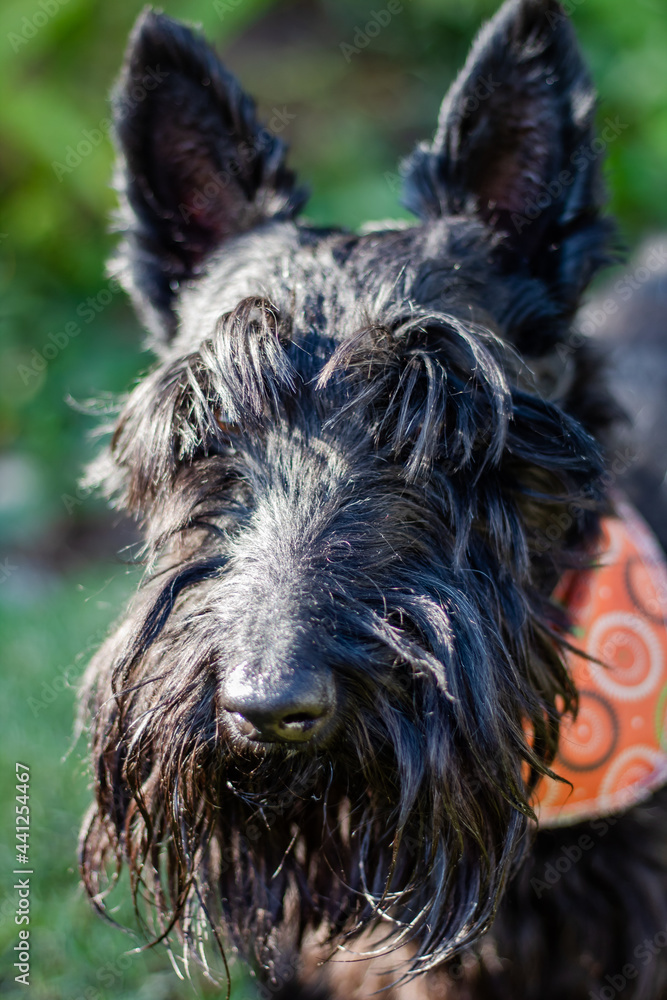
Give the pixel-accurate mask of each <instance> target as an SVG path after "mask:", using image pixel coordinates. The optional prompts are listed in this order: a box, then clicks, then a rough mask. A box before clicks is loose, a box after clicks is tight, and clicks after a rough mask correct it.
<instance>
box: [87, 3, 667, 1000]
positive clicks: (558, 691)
mask: <svg viewBox="0 0 667 1000" xmlns="http://www.w3.org/2000/svg"><path fill="white" fill-rule="evenodd" d="M149 68H153V69H156V68H157V69H158V71H159V73H160V75H161V82H160V84H159V86H157V87H155V88H154V90H153V91H150V92H148V93H147V95H146V96H145V98H144V99H143V100H142V101H137V100H136V99H135V98H133V94H134V93H135V92H136V84H137V83H138V82H140V81H141V79H142V78H143V77H144V75H145V74H146V73H147V71H148V69H149ZM480 78H484V79H486V80H491V81H493V86H492V89H491V93H490V95H489V96H488V97H487V98H486V99H485V100H483V101H479V100H477V102H476V106H475V101H472V102H471V101H470V100H469V97H470V95H471V94H473V93H474V91H475V87H476V84H477V81H478V80H479V79H480ZM115 110H116V135H117V143H118V173H117V188H118V192H119V196H120V202H121V209H120V217H119V226H120V229H121V231H122V233H123V239H122V243H121V248H120V251H119V255H118V258H117V261H116V268H117V271H118V273H119V275H120V277H121V280H122V281H123V282H124V284H125V287H126V288H127V289H128V291H129V292H130V294H131V295H132V296H133V298H134V299H135V302H136V304H137V307H138V309H139V311H140V313H141V314H142V316H144V318H145V319H146V322H147V324H148V326H149V327H150V329H151V331H152V342H153V345H154V348H155V351H156V354H157V360H156V364H155V366H154V368H153V370H152V371H151V372H150V373H149V374H148V375H147V376H146V377H145V378H144V379H143V381H141V382H140V383H139V384H138V385H137V387H136V388H135V389H134V390H133V391H132V392H131V393H130V394H129V396H128V397H127V399H126V400H125V401H124V402H123V404H122V409H121V412H120V415H119V418H118V421H117V423H116V425H115V427H114V429H113V437H112V441H111V445H110V447H109V449H108V451H106V452H105V453H104V454H103V455H102V456H101V458H100V461H99V462H98V463H97V465H96V466H95V468H94V470H93V472H92V473H91V478H92V479H94V480H95V481H96V482H98V483H100V484H101V485H102V486H103V487H104V489H105V490H106V491H107V492H108V494H109V495H110V496H111V497H113V498H114V502H115V503H116V504H117V505H118V506H119V507H120V508H122V509H124V510H127V511H129V512H131V513H132V514H134V515H135V516H136V517H137V519H138V520H139V522H140V524H141V526H142V530H143V532H144V538H145V554H146V563H147V571H146V577H145V581H144V583H143V585H142V587H141V588H140V590H139V593H138V595H137V597H136V598H135V600H134V601H133V603H132V605H131V607H130V608H129V609H128V612H127V614H126V616H125V618H124V619H123V621H122V622H121V623H120V624H119V625H118V627H117V629H116V631H115V632H114V634H113V635H112V636H111V637H110V638H109V640H108V641H107V642H106V643H105V644H104V646H103V647H102V648H101V649H100V651H99V652H98V654H97V655H96V657H95V659H94V661H93V662H92V664H91V667H90V670H89V672H88V675H87V683H86V689H85V692H84V695H83V699H82V712H83V718H84V719H85V720H86V721H88V720H89V721H90V732H91V742H92V756H93V762H94V783H95V802H94V805H93V808H92V810H91V812H90V815H89V817H88V819H87V821H86V823H85V827H84V831H83V835H82V846H81V870H82V874H83V880H84V884H85V886H86V889H87V891H88V893H89V894H90V896H91V897H92V899H93V900H94V902H95V903H96V905H97V906H98V907H99V908H100V909H104V908H105V905H106V903H105V900H106V894H107V892H108V891H109V889H110V888H111V887H112V886H113V882H114V880H115V876H114V875H113V874H112V873H114V872H115V871H117V870H121V869H127V871H128V872H129V876H130V884H131V890H132V893H133V895H134V899H135V904H136V907H137V910H138V912H139V914H140V916H141V919H142V920H143V921H144V922H145V923H146V926H147V929H148V931H149V933H150V934H151V935H153V936H154V937H157V938H159V939H164V938H166V937H167V936H168V935H170V934H171V932H172V931H173V932H174V933H175V934H176V935H177V936H178V937H179V938H180V939H181V941H182V942H183V945H184V948H185V952H186V955H199V960H201V955H202V954H205V953H206V950H207V948H208V946H207V945H206V944H205V941H206V940H208V942H209V944H211V943H213V944H215V942H217V943H218V945H219V946H220V948H221V949H224V948H225V947H226V948H230V947H231V948H232V949H233V950H238V952H239V953H240V955H241V956H242V957H243V958H244V960H246V961H248V962H249V963H250V964H251V966H252V967H253V969H254V970H255V971H256V972H257V974H258V976H259V979H260V981H262V982H264V984H265V986H266V988H267V989H270V990H271V991H272V992H275V991H277V990H278V989H279V987H280V984H281V983H282V984H283V993H282V995H284V996H285V997H289V998H291V1000H295V998H297V996H303V997H310V998H316V997H319V998H326V997H335V996H346V997H348V998H349V997H351V996H353V995H354V996H367V995H369V993H370V992H372V990H373V989H374V988H377V986H378V984H380V985H383V986H386V987H387V988H388V991H387V993H385V994H384V995H385V996H387V997H389V996H395V997H398V996H401V997H404V996H405V997H408V996H409V997H411V998H413V997H414V998H416V997H418V996H425V997H426V996H429V997H431V996H433V997H455V998H466V997H470V998H484V997H489V998H491V997H493V998H496V997H497V998H501V997H502V998H505V997H507V998H513V1000H518V998H519V997H522V998H535V1000H537V998H539V1000H549V998H551V997H553V998H555V997H559V998H562V997H568V1000H579V998H581V1000H583V998H584V997H588V995H589V993H590V991H593V993H594V995H597V993H595V991H599V990H601V989H602V988H604V987H605V985H606V982H607V981H606V980H605V975H614V974H616V972H617V971H618V970H619V969H622V967H623V965H624V963H627V962H631V961H634V962H635V964H637V965H638V964H639V963H638V962H637V959H633V958H632V955H633V949H634V947H635V945H638V944H640V943H641V941H642V939H643V937H644V936H646V935H649V936H650V935H654V934H655V933H656V931H657V930H659V929H660V930H661V929H663V928H665V927H666V926H667V903H666V901H665V891H664V890H665V885H666V879H665V871H666V870H667V869H666V867H665V851H664V847H663V844H662V826H661V823H662V821H663V820H664V817H665V805H664V796H657V797H656V799H655V800H654V802H653V803H652V804H650V805H648V806H644V807H642V808H641V809H637V810H635V811H634V812H632V813H630V814H628V815H627V816H625V817H623V818H622V819H620V820H618V822H617V823H616V824H615V825H614V826H613V829H612V828H611V827H610V828H609V831H610V832H608V834H607V835H606V836H605V837H604V839H603V838H602V837H599V841H600V842H599V844H596V849H595V850H594V851H591V852H590V855H587V856H586V857H585V858H584V859H582V860H581V861H580V862H579V863H578V864H577V865H576V866H575V867H574V870H573V872H572V873H571V875H570V876H568V877H567V878H566V877H565V876H564V877H563V878H562V879H561V880H560V881H561V884H559V885H557V886H553V887H550V888H549V891H546V892H543V893H541V894H540V893H538V892H536V891H535V889H534V887H533V886H534V879H535V877H536V873H537V876H539V874H540V873H541V872H542V870H543V869H544V867H545V865H547V864H548V862H549V858H550V857H551V856H552V855H554V856H556V855H558V853H559V852H560V851H561V850H562V848H563V845H564V844H566V843H569V842H570V841H573V842H575V843H576V842H577V837H578V836H581V832H582V830H581V828H580V827H576V828H572V829H571V830H565V831H561V832H558V833H554V832H543V833H538V834H537V836H535V829H534V822H533V813H532V809H531V796H532V792H533V790H534V786H535V784H536V782H537V781H538V779H539V777H540V775H542V774H544V773H548V772H549V767H550V764H551V763H552V761H553V758H554V755H555V752H556V749H557V746H558V734H559V721H560V718H561V716H562V714H563V713H564V712H566V711H568V710H572V709H574V708H575V707H576V691H575V690H574V688H573V685H572V682H571V680H570V677H569V675H568V672H567V670H566V668H565V666H564V661H563V653H564V648H565V646H566V644H567V621H566V619H565V618H564V616H563V613H562V611H559V610H558V609H557V607H556V606H555V604H554V603H553V602H552V601H551V599H550V595H551V594H552V591H553V588H554V586H555V584H556V583H557V582H558V580H559V578H560V577H561V575H562V574H563V572H564V571H565V570H566V569H568V568H571V567H579V566H583V565H586V564H587V562H588V560H589V558H590V557H589V553H590V551H591V547H592V546H593V545H594V543H595V540H596V537H597V532H598V525H599V518H600V515H601V514H602V513H604V512H606V511H607V510H608V509H609V501H608V498H607V496H606V482H607V481H606V479H605V476H604V469H605V465H604V445H605V442H606V441H607V440H608V435H609V432H610V427H611V425H612V421H613V419H614V417H615V415H616V408H615V405H614V404H613V403H612V401H611V398H610V397H609V395H608V394H607V391H606V389H605V385H604V378H603V374H602V369H603V366H602V364H601V359H600V357H599V356H598V354H597V351H596V350H595V349H594V348H593V346H591V345H590V344H589V343H583V344H582V342H581V338H577V339H576V345H577V346H576V348H573V347H570V345H571V344H572V343H574V342H575V341H573V339H572V331H573V322H574V314H575V310H576V308H577V305H578V303H579V300H580V296H581V293H582V292H583V290H584V288H585V287H586V286H587V284H588V282H589V280H590V278H591V277H592V276H593V274H594V273H595V272H596V270H597V269H598V268H599V267H600V265H601V264H603V263H604V262H605V260H606V259H607V258H608V246H609V238H610V234H611V232H612V227H611V226H610V223H609V222H608V220H606V219H605V218H604V217H603V215H602V211H603V204H604V192H603V190H602V185H601V181H600V159H599V157H596V156H593V155H591V156H586V155H582V150H584V151H585V150H591V149H593V148H594V147H593V146H592V145H591V144H592V141H593V138H594V131H593V119H594V110H595V99H594V93H593V88H592V85H591V82H590V79H589V76H588V74H587V71H586V69H585V67H584V65H583V62H582V60H581V57H580V55H579V52H578V49H577V44H576V40H575V38H574V34H573V31H572V28H571V26H570V24H569V23H568V21H567V19H566V17H565V15H564V14H563V11H562V9H561V7H560V6H559V4H558V3H557V2H555V0H509V2H508V3H506V4H505V6H504V7H503V8H502V9H501V11H500V12H499V14H498V15H497V17H496V18H494V20H493V21H492V22H491V23H490V24H489V25H488V26H487V27H486V28H485V29H484V30H483V32H482V34H481V35H480V37H479V39H478V41H477V43H476V44H475V47H474V49H473V51H472V54H471V56H470V59H469V61H468V63H467V64H466V67H465V69H464V70H463V72H462V74H461V76H460V77H459V79H458V80H457V82H456V83H455V84H454V86H453V88H452V90H451V91H450V94H449V95H448V96H447V98H446V99H445V102H444V104H443V108H442V112H441V115H440V120H439V123H438V129H437V132H436V135H435V138H434V140H433V142H432V143H430V144H427V145H423V146H420V147H419V148H418V149H417V151H416V152H415V153H414V154H413V156H412V157H411V158H410V159H409V160H408V161H407V163H406V165H405V171H404V173H405V203H406V205H407V206H408V207H410V208H411V209H412V210H413V211H414V212H415V213H416V215H417V216H418V217H419V219H420V220H421V222H420V223H419V224H416V225H414V226H400V225H396V226H395V227H391V228H370V229H368V230H367V231H366V233H365V234H364V235H355V234H350V233H347V232H342V231H340V230H322V229H316V228H314V227H312V226H309V225H308V224H306V223H304V222H301V221H296V216H297V213H298V211H299V209H300V208H301V207H302V205H303V202H304V193H303V191H302V190H301V189H299V188H297V187H296V184H295V180H294V177H293V175H292V173H291V172H290V171H289V170H288V169H287V168H286V166H285V163H284V155H285V150H284V148H283V146H282V144H281V143H280V141H279V140H277V139H276V138H275V136H273V135H272V134H271V133H270V132H268V130H266V129H262V128H261V126H260V125H259V124H258V122H257V120H256V118H255V114H254V108H253V105H252V102H251V101H250V99H249V98H248V97H247V96H246V95H245V94H244V93H243V91H242V90H241V89H240V87H239V85H238V83H237V82H236V81H235V80H234V79H233V78H232V77H231V76H230V75H229V73H227V72H226V70H224V68H223V67H222V66H221V64H220V63H219V61H218V59H217V57H216V56H215V54H214V53H213V52H212V50H211V49H210V48H208V46H207V45H206V44H205V43H204V41H203V40H202V39H201V38H200V37H199V36H197V35H195V34H193V33H191V32H190V30H189V29H187V28H185V27H183V26H182V25H180V24H177V23H175V22H173V21H171V20H169V19H168V18H166V17H165V16H163V15H161V14H158V13H155V12H152V11H150V10H149V11H147V12H146V13H145V14H144V15H143V16H142V18H141V19H140V21H139V23H138V24H137V26H136V28H135V31H134V33H133V35H132V39H131V41H130V45H129V50H128V55H127V59H126V63H125V67H124V69H123V73H122V76H121V79H120V82H119V85H118V89H117V91H116V94H115ZM564 172H567V174H568V180H567V181H566V182H564V181H563V175H564ZM559 177H560V180H559ZM545 192H546V195H545ZM534 204H537V205H538V209H537V213H535V212H534V211H533V210H532V208H531V206H532V205H534ZM528 216H532V217H531V218H529V217H528ZM563 347H566V348H567V349H566V350H565V351H563V350H561V348H563ZM554 529H555V530H554ZM313 676H315V677H316V678H317V680H316V685H319V687H317V688H316V690H317V691H318V692H320V694H321V692H323V691H326V692H328V693H327V698H329V702H328V703H327V704H328V705H329V709H330V711H329V716H328V717H327V723H326V725H324V726H323V727H322V728H321V729H320V730H318V733H317V735H316V736H314V737H313V738H312V739H305V738H304V741H303V742H281V741H277V742H265V741H261V740H257V739H253V738H249V737H248V735H247V733H246V732H245V731H243V730H241V729H239V726H238V715H237V714H235V712H234V710H233V708H232V707H230V706H231V704H232V696H231V693H230V692H231V690H232V687H233V684H235V683H237V682H239V678H240V680H241V681H242V682H243V683H244V684H246V686H247V685H248V684H250V685H251V686H252V685H255V686H256V687H257V689H258V690H259V691H260V692H262V691H271V690H276V689H280V686H281V685H284V684H291V683H293V681H294V678H295V677H296V678H304V677H311V678H312V677H313ZM299 683H301V681H299ZM304 683H306V682H304ZM307 683H311V681H308V682H307ZM322 697H324V695H322ZM331 706H333V708H332V707H331ZM308 724H310V722H308ZM294 725H295V726H296V727H302V728H303V726H304V725H305V724H304V723H303V718H302V716H301V715H299V716H298V717H297V716H295V717H294ZM299 731H301V730H299ZM303 731H304V732H305V731H306V730H305V729H303ZM529 733H530V734H531V735H530V736H529V735H528V734H529ZM517 872H518V874H517ZM110 874H111V875H112V878H111V883H110V881H109V878H110ZM513 876H515V877H514V878H513ZM531 879H533V883H531ZM497 914H498V918H497V919H496V920H495V923H494V918H496V915H497ZM492 924H493V931H492V932H491V933H490V934H489V933H487V932H489V928H490V927H491V925H492ZM340 945H344V946H345V947H346V948H347V949H349V950H350V951H351V952H353V953H354V952H355V951H356V952H359V951H362V950H363V949H364V948H367V949H371V950H372V951H373V954H374V955H375V956H376V957H375V958H374V959H373V961H367V962H363V963H361V964H358V965H353V966H350V965H349V963H348V964H347V965H343V964H341V963H340V962H339V961H335V962H330V963H329V964H328V965H325V966H324V967H323V968H321V967H320V966H319V965H318V961H317V960H318V958H326V957H327V956H329V955H330V954H331V953H332V952H333V951H334V950H335V949H336V947H337V946H340ZM209 950H210V949H209ZM394 952H395V953H394ZM299 956H301V957H299ZM378 956H379V957H378ZM382 956H384V957H382ZM378 969H380V970H393V971H391V972H390V973H387V974H386V975H385V976H384V979H382V980H381V981H380V980H378V979H374V978H373V977H375V976H377V975H378V972H377V970H378ZM369 970H371V971H369ZM420 973H428V975H427V976H425V977H422V976H418V975H417V974H420ZM406 975H407V976H409V977H412V978H409V979H407V980H406V979H405V978H404V977H405V976H406ZM369 977H370V978H369ZM414 977H416V978H414ZM371 979H372V982H371ZM353 980H354V981H353ZM297 981H298V982H300V984H301V985H297ZM392 983H397V985H394V986H392V985H391V984H392ZM373 984H375V985H373ZM664 986H665V964H664V962H663V961H662V960H660V958H659V957H654V958H653V959H652V961H651V963H650V964H649V965H648V966H647V967H646V968H645V969H644V968H642V969H641V972H640V974H638V975H637V976H636V977H635V978H633V979H628V984H627V988H626V989H625V991H624V994H623V995H624V997H626V998H627V1000H630V998H633V1000H637V998H639V997H646V998H651V1000H657V998H658V997H661V996H662V995H663V992H662V991H663V989H664ZM300 991H303V992H300ZM355 991H356V992H355ZM602 996H603V998H604V994H603V995H602Z"/></svg>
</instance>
